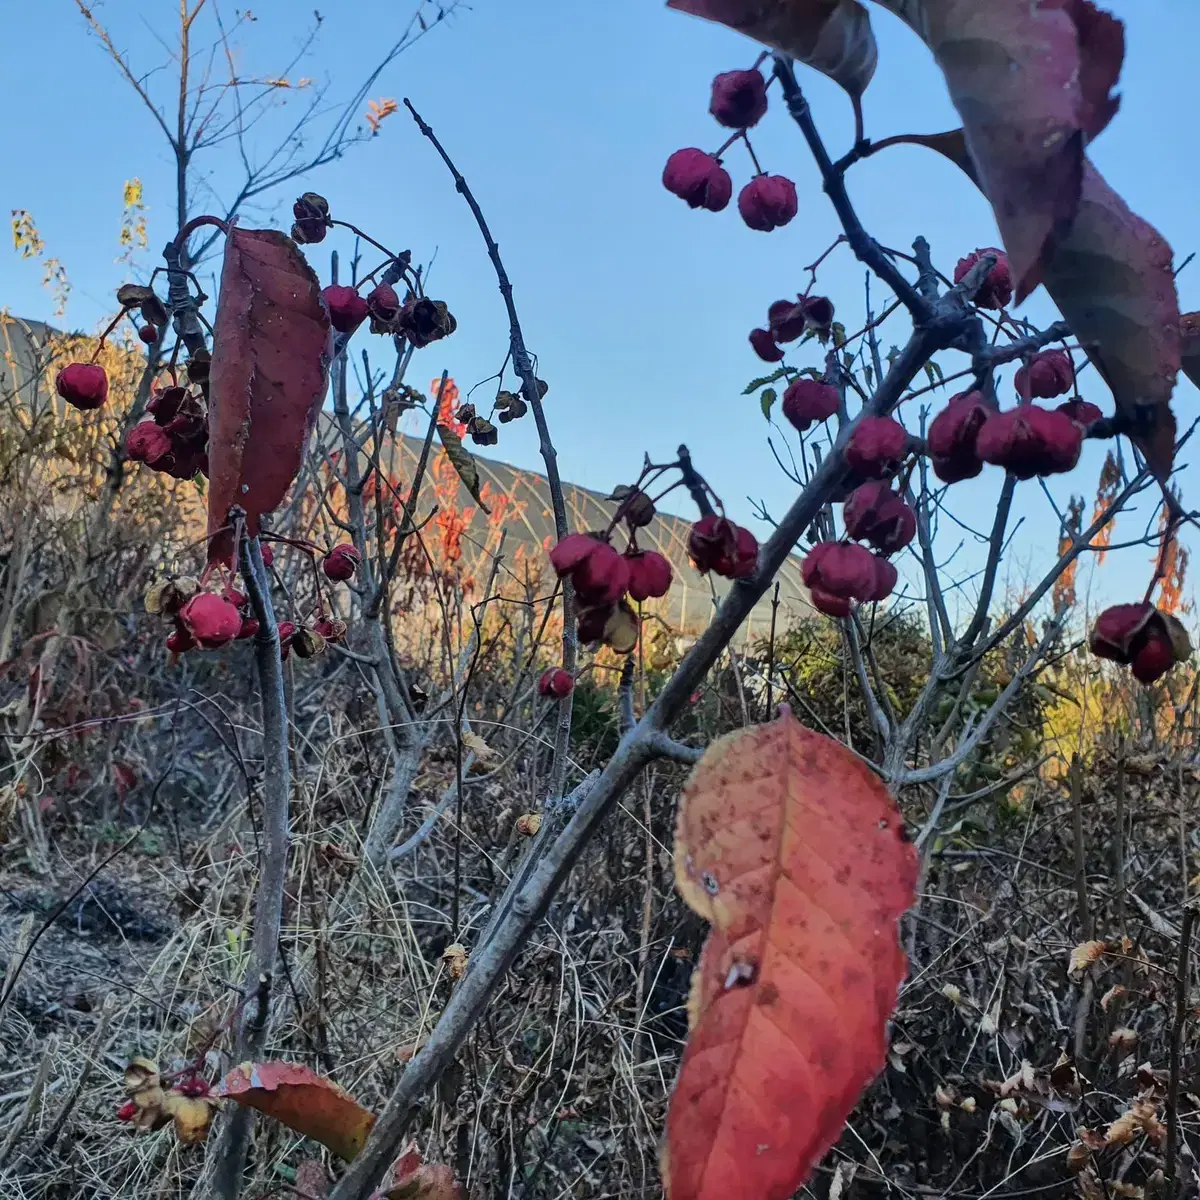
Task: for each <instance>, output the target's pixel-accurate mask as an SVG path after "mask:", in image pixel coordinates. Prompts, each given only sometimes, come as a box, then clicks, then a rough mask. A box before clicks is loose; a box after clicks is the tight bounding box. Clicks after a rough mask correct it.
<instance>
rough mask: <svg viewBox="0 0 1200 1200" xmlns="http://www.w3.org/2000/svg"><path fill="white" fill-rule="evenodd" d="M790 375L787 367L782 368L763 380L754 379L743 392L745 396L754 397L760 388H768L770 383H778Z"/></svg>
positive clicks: (763, 377) (765, 376)
mask: <svg viewBox="0 0 1200 1200" xmlns="http://www.w3.org/2000/svg"><path fill="white" fill-rule="evenodd" d="M787 373H788V368H787V367H780V368H779V369H778V370H776V371H772V372H771V374H770V375H764V376H762V378H761V379H752V380H751V381H750V382H749V383H748V384H746V386H745V388H744V389H743V391H742V395H743V396H750V395H753V394H754V393H755V392H757V391H758V389H759V388H760V387H766V386H767V384H768V383H776V382H777V381H778V380H780V379H783V378H784V377H785V376H786V375H787Z"/></svg>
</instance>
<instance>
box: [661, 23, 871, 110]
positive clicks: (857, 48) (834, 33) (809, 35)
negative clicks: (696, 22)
mask: <svg viewBox="0 0 1200 1200" xmlns="http://www.w3.org/2000/svg"><path fill="white" fill-rule="evenodd" d="M667 7H668V8H675V9H678V10H679V11H680V12H685V13H691V14H692V16H695V17H704V18H705V19H707V20H709V21H716V22H718V23H719V24H721V25H728V26H729V28H730V29H736V30H737V31H738V32H739V33H744V34H745V35H746V36H747V37H752V38H754V39H755V41H759V42H762V43H763V44H764V45H767V46H771V47H773V48H774V49H776V50H781V51H783V53H784V54H790V55H791V56H792V57H793V58H794V59H796V60H797V61H798V62H802V63H804V64H805V65H806V66H810V67H813V68H815V69H816V70H818V71H821V72H822V73H823V74H825V75H828V76H829V78H830V79H833V80H834V81H836V82H837V83H840V84H841V85H842V87H844V88H845V89H846V91H847V92H849V93H850V95H851V96H856V97H857V96H861V95H862V93H863V92H864V91H866V88H867V84H869V83H870V82H871V77H872V76H873V75H874V74H875V64H876V62H877V61H878V58H879V51H878V48H877V47H876V45H875V35H874V34H873V33H872V32H871V18H870V16H869V15H868V13H867V10H866V9H865V8H864V7H863V6H862V5H861V4H859V3H858V0H667Z"/></svg>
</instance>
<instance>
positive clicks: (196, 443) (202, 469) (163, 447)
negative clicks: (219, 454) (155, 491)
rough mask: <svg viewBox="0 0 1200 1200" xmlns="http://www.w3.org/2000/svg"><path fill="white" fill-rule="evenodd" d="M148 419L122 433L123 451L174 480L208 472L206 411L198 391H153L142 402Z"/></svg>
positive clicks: (136, 460) (170, 389) (176, 387)
mask: <svg viewBox="0 0 1200 1200" xmlns="http://www.w3.org/2000/svg"><path fill="white" fill-rule="evenodd" d="M146 408H147V411H148V412H149V413H150V416H151V419H150V420H148V421H139V422H138V423H137V424H136V425H135V426H134V427H133V428H132V429H130V430H129V432H128V433H127V434H126V435H125V453H126V454H127V455H128V456H129V457H130V458H131V459H132V460H133V461H134V462H143V463H145V464H146V466H148V467H149V468H150V469H151V470H153V471H163V472H165V473H166V474H168V475H171V476H173V477H174V478H175V479H192V478H194V477H195V475H196V473H197V472H199V473H200V474H201V475H204V476H207V475H208V411H207V409H206V407H205V404H204V398H203V396H202V395H201V394H200V392H198V391H195V392H190V391H188V389H187V388H185V387H180V386H178V385H173V386H171V387H168V388H163V389H161V390H157V391H155V393H154V395H153V396H151V398H150V402H149V404H147V405H146Z"/></svg>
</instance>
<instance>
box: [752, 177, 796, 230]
mask: <svg viewBox="0 0 1200 1200" xmlns="http://www.w3.org/2000/svg"><path fill="white" fill-rule="evenodd" d="M798 209H799V202H798V201H797V199H796V185H795V184H794V183H793V182H792V181H791V180H790V179H787V178H785V177H784V176H783V175H756V176H755V177H754V178H753V179H752V180H750V182H749V183H748V184H746V186H745V187H744V188H742V190H741V191H740V192H739V193H738V212H740V213H741V214H742V220H743V221H745V222H746V224H747V225H749V226H750V228H751V229H757V230H758V231H759V232H760V233H770V232H771V230H772V229H779V228H781V227H782V226H784V225H786V224H787V223H788V222H789V221H790V220H791V219H792V218H793V217H794V216H795V215H796V213H797V211H798Z"/></svg>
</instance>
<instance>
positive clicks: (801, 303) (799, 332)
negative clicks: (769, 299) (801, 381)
mask: <svg viewBox="0 0 1200 1200" xmlns="http://www.w3.org/2000/svg"><path fill="white" fill-rule="evenodd" d="M832 327H833V302H832V301H831V300H829V299H828V298H827V297H825V296H807V295H806V296H797V297H796V299H795V300H776V301H775V303H774V304H772V305H771V306H770V308H768V309H767V326H766V328H765V329H752V330H751V331H750V345H751V346H752V347H753V348H754V353H755V354H757V355H758V357H759V358H761V359H762V360H763V362H769V363H774V362H781V361H782V360H783V350H781V349H780V347H781V346H782V345H784V344H785V343H787V342H794V341H796V339H797V338H801V337H803V336H804V335H805V334H816V335H817V337H819V338H820V339H821V341H822V342H824V341H826V340H827V339H828V337H829V331H830V329H831V328H832ZM822 419H824V418H822Z"/></svg>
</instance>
